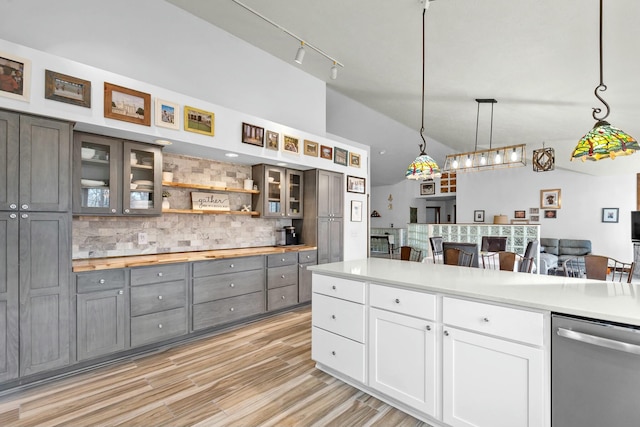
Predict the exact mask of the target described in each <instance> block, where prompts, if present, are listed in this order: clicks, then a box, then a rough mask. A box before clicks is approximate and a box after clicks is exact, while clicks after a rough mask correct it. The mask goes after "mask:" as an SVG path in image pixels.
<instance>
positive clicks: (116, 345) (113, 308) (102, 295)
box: [76, 289, 126, 360]
mask: <svg viewBox="0 0 640 427" xmlns="http://www.w3.org/2000/svg"><path fill="white" fill-rule="evenodd" d="M76 304H77V308H76V310H77V312H76V313H77V314H76V315H77V328H78V332H77V346H78V360H84V359H88V358H91V357H96V356H102V355H105V354H110V353H114V352H116V351H120V350H124V349H125V342H126V340H125V298H124V291H123V290H122V289H111V290H108V291H101V292H91V293H88V294H78V296H77V301H76Z"/></svg>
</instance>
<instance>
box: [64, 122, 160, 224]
mask: <svg viewBox="0 0 640 427" xmlns="http://www.w3.org/2000/svg"><path fill="white" fill-rule="evenodd" d="M73 158H74V163H73V195H74V201H73V211H74V213H77V214H83V215H127V216H128V215H160V212H161V210H162V203H161V202H162V197H161V195H162V194H161V193H162V152H161V150H160V148H159V147H156V146H153V145H149V144H143V143H137V142H130V141H123V140H121V139H117V138H110V137H106V136H100V135H92V134H86V133H76V134H75V135H74V147H73Z"/></svg>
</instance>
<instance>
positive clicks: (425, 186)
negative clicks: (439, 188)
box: [420, 182, 436, 196]
mask: <svg viewBox="0 0 640 427" xmlns="http://www.w3.org/2000/svg"><path fill="white" fill-rule="evenodd" d="M430 194H436V183H435V182H421V183H420V195H421V196H428V195H430Z"/></svg>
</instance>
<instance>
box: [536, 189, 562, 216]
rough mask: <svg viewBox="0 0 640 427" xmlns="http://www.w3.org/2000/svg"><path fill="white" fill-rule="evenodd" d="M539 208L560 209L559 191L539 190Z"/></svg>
mask: <svg viewBox="0 0 640 427" xmlns="http://www.w3.org/2000/svg"><path fill="white" fill-rule="evenodd" d="M540 207H541V208H542V209H560V189H559V188H558V189H554V190H540ZM545 216H546V214H545Z"/></svg>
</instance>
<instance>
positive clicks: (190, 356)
mask: <svg viewBox="0 0 640 427" xmlns="http://www.w3.org/2000/svg"><path fill="white" fill-rule="evenodd" d="M310 330H311V311H310V309H309V308H304V309H301V310H296V311H294V312H289V313H284V314H281V315H278V316H275V317H272V318H269V319H266V320H262V321H260V322H256V323H254V324H251V325H248V326H244V327H241V328H238V329H235V330H233V331H228V332H224V333H222V334H220V335H217V336H214V337H208V338H204V339H202V340H199V341H198V342H192V343H188V344H184V345H181V346H179V347H176V348H173V349H170V350H167V351H165V352H162V353H159V354H153V355H149V356H145V357H140V358H137V359H132V360H126V361H122V362H120V363H117V364H115V365H112V366H109V367H103V368H100V369H98V370H95V371H91V372H87V373H83V374H78V375H75V376H72V377H69V378H64V379H60V380H56V381H55V382H54V383H51V384H45V385H40V386H38V387H35V388H32V389H28V390H24V391H20V392H16V393H13V394H9V395H5V396H2V397H0V426H83V427H84V426H195V425H197V426H380V427H382V426H385V427H386V426H394V427H395V426H422V427H428V425H427V424H424V423H422V422H420V421H418V420H416V419H415V418H412V417H410V416H408V415H406V414H404V413H402V412H400V411H398V410H396V409H393V408H391V407H390V406H388V405H386V404H384V403H382V402H380V401H379V400H377V399H374V398H372V397H370V396H368V395H367V394H365V393H362V392H360V391H358V390H357V389H355V388H353V387H351V386H348V385H346V384H344V383H342V382H340V381H338V380H336V379H334V378H333V377H331V376H329V375H327V374H325V373H323V372H321V371H319V370H317V369H315V367H314V362H313V361H312V360H311V332H310Z"/></svg>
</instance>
